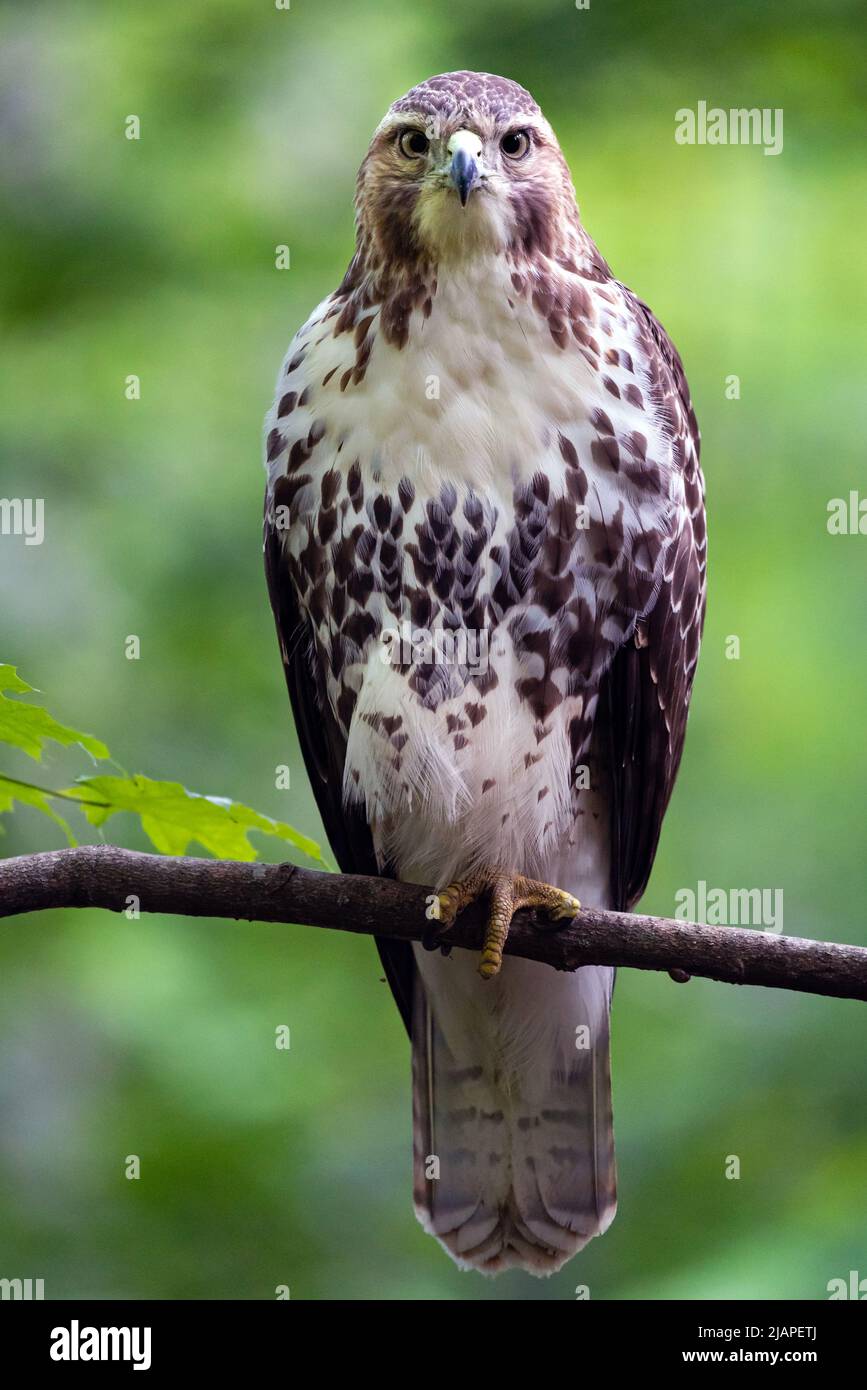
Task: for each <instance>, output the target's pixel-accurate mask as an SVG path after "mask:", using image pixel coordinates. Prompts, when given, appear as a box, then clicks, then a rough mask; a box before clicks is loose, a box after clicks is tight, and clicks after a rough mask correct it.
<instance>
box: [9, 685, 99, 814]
mask: <svg viewBox="0 0 867 1390" xmlns="http://www.w3.org/2000/svg"><path fill="white" fill-rule="evenodd" d="M4 690H11V691H12V692H13V693H14V694H15V695H32V694H34V693H35V692H34V689H33V686H32V685H28V684H27V682H26V681H23V680H22V679H21V677H20V676H19V674H18V672H17V671H16V670H15V667H14V666H6V665H0V742H2V743H11V744H12V746H13V747H14V748H21V749H23V750H24V752H25V753H27V754H29V756H30V757H31V758H35V759H36V761H37V762H38V761H39V760H40V758H41V757H42V750H43V748H44V747H45V744H46V742H47V741H48V740H49V739H52V740H53V741H54V742H55V743H62V744H63V745H64V746H65V747H69V745H70V744H73V743H80V744H81V746H82V748H86V749H87V751H88V753H91V754H92V755H93V757H94V758H107V757H108V749H107V748H106V746H105V744H104V743H101V742H100V740H99V739H98V738H93V736H92V735H91V734H83V733H82V732H81V730H80V729H70V728H69V727H68V726H67V725H66V724H58V722H57V720H56V719H53V718H52V716H51V715H50V714H49V713H48V711H47V710H45V709H43V708H42V707H41V706H40V705H28V704H25V703H24V702H23V701H22V700H10V699H8V697H7V696H6V695H4V694H3V693H2V692H3V691H4ZM18 799H19V800H20V798H18Z"/></svg>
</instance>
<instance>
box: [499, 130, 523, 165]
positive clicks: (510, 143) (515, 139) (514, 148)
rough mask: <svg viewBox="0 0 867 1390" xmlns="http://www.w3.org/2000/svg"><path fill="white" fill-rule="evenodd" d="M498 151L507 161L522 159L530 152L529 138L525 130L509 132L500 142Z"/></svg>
mask: <svg viewBox="0 0 867 1390" xmlns="http://www.w3.org/2000/svg"><path fill="white" fill-rule="evenodd" d="M500 149H501V150H502V151H503V154H504V155H506V157H507V158H508V159H523V158H524V155H525V154H528V153H529V150H530V136H529V134H528V133H527V131H526V130H509V131H507V132H506V134H505V135H504V136H503V138H502V140H501V141H500Z"/></svg>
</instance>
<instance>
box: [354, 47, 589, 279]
mask: <svg viewBox="0 0 867 1390" xmlns="http://www.w3.org/2000/svg"><path fill="white" fill-rule="evenodd" d="M357 208H358V222H359V233H360V237H361V240H362V242H363V243H364V244H365V246H366V249H367V251H368V253H369V254H371V253H372V255H373V258H374V259H376V260H380V259H381V260H384V261H386V262H389V263H390V264H391V265H392V266H394V265H400V264H404V265H405V264H406V263H407V262H410V263H412V262H418V261H427V262H438V261H441V260H460V259H462V258H465V257H469V256H473V255H477V254H479V253H480V252H481V253H484V252H488V253H491V252H495V253H496V252H504V251H508V252H512V253H513V254H515V255H517V256H520V255H521V254H523V255H525V256H531V255H534V254H537V253H540V252H541V253H542V254H543V255H552V254H555V253H556V251H557V249H558V247H562V246H563V244H564V242H565V239H566V232H567V229H568V228H569V227H570V226H571V227H573V228H574V226H575V224H576V222H577V217H578V213H577V208H576V205H575V194H574V192H573V189H572V183H571V179H570V176H569V169H568V167H567V165H566V161H565V160H564V158H563V156H562V154H561V153H560V147H559V145H558V144H557V138H556V136H555V135H554V132H553V130H552V129H551V127H550V125H549V124H548V122H547V121H546V120H545V117H544V116H543V115H542V112H541V111H540V110H539V107H538V106H537V105H536V103H535V101H534V100H533V98H532V97H531V96H530V94H529V92H526V91H525V90H524V88H523V87H519V86H518V84H517V82H510V81H509V80H508V79H506V78H504V77H493V76H492V75H491V74H490V73H484V72H450V73H444V74H443V75H442V76H440V77H431V78H429V79H428V80H427V82H422V83H421V84H420V85H419V86H418V87H413V89H412V91H410V92H408V93H407V95H406V96H405V97H401V98H400V100H399V101H396V102H395V103H394V105H393V106H392V107H391V109H390V110H389V111H388V113H387V114H386V116H385V118H384V120H383V121H382V122H381V123H380V125H379V127H378V128H377V130H376V132H375V134H374V136H373V140H372V141H371V144H370V148H369V150H368V152H367V155H366V157H365V159H364V162H363V164H362V166H361V169H360V171H359V175H358V193H357Z"/></svg>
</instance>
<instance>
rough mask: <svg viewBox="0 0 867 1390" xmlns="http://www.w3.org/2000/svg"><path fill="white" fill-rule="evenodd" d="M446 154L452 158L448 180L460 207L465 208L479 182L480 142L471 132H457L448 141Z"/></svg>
mask: <svg viewBox="0 0 867 1390" xmlns="http://www.w3.org/2000/svg"><path fill="white" fill-rule="evenodd" d="M448 152H449V154H450V155H451V157H452V162H451V165H450V167H449V178H450V179H451V181H452V183H453V184H454V186H455V188H456V189H457V191H458V197H459V198H460V200H461V207H462V208H465V207H466V205H467V200H468V198H469V196H470V194H471V193H472V191H473V189H474V188H475V186H476V184H477V183H478V182H479V177H480V175H479V165H478V161H479V159H480V158H481V155H482V142H481V140H480V139H479V137H478V135H476V134H475V132H474V131H472V130H457V131H455V133H454V135H453V136H452V138H451V139H450V140H449V143H448Z"/></svg>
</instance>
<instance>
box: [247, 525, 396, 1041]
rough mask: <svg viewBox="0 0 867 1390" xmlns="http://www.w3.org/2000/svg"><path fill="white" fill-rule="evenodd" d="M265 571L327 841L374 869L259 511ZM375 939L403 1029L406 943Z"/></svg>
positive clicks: (274, 546)
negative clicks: (347, 800)
mask: <svg viewBox="0 0 867 1390" xmlns="http://www.w3.org/2000/svg"><path fill="white" fill-rule="evenodd" d="M264 550H265V575H266V578H267V580H268V593H269V596H270V599H271V607H272V609H273V611H274V621H275V622H276V624H277V637H278V639H279V642H280V651H281V654H282V656H283V670H284V672H285V674H286V685H287V687H288V689H289V700H290V703H291V705H292V713H293V715H294V717H295V727H296V729H297V731H298V741H299V743H300V745H301V752H302V755H303V757H304V766H305V767H306V769H307V776H308V777H309V778H310V785H311V787H312V788H313V795H314V796H315V798H316V805H317V806H318V807H319V814H320V815H321V817H322V823H323V825H324V826H325V833H326V835H327V836H328V843H329V844H330V845H331V849H332V851H333V853H334V856H335V858H336V859H337V863H338V864H339V866H340V868H341V870H342V871H343V873H345V874H371V875H374V874H377V873H379V870H378V868H377V864H376V855H375V854H374V850H373V842H372V840H371V836H370V830H369V828H368V825H367V821H366V820H365V819H364V816H363V815H362V814H361V812H360V811H359V810H357V809H352V808H350V809H347V808H346V807H345V806H344V804H343V795H342V789H343V764H344V760H345V757H346V743H345V740H344V738H343V735H342V733H341V731H340V728H339V726H338V724H337V721H336V719H335V718H334V715H333V714H332V713H331V708H330V705H329V703H328V701H327V699H325V698H324V692H323V689H322V679H321V673H320V670H319V667H318V664H317V662H316V660H315V652H314V647H313V641H312V632H311V629H310V626H309V622H308V621H307V620H306V619H305V618H304V616H303V615H302V613H301V612H300V610H299V608H298V603H297V600H296V598H295V592H294V589H293V586H292V583H291V581H290V578H289V573H288V570H287V567H286V561H285V559H284V557H283V554H282V544H281V539H280V532H279V531H278V530H276V529H275V528H274V527H273V526H272V525H271V524H270V522H269V520H268V514H267V502H266V514H265V546H264ZM375 940H376V945H377V949H378V950H379V955H380V959H381V960H382V964H383V968H384V969H385V974H386V979H387V980H388V983H389V985H390V986H391V991H392V994H393V995H394V998H395V1002H396V1004H397V1006H398V1008H399V1010H400V1015H401V1018H402V1019H403V1021H404V1024H405V1026H406V1029H407V1032H409V1031H410V1023H411V1009H412V994H413V972H414V969H415V966H414V961H413V955H412V947H411V946H410V945H409V943H408V942H404V941H390V940H387V939H386V938H384V937H376V938H375Z"/></svg>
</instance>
